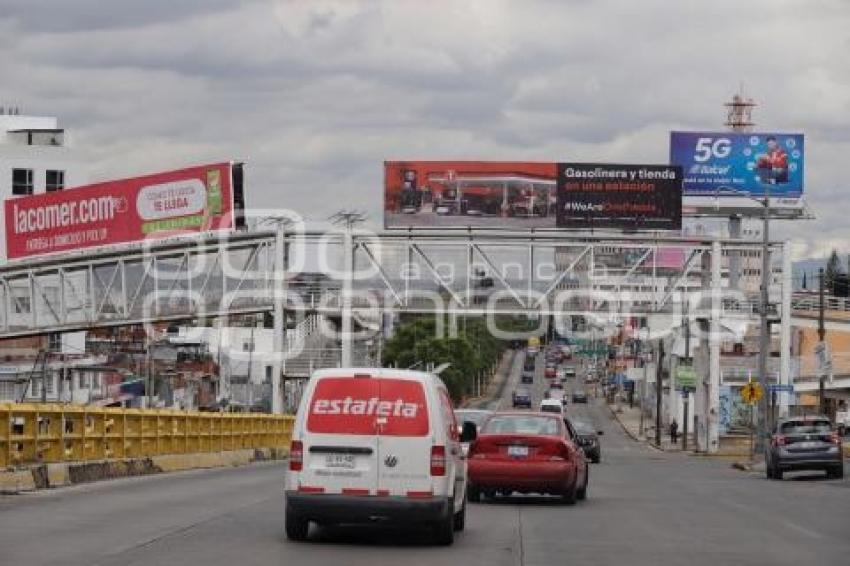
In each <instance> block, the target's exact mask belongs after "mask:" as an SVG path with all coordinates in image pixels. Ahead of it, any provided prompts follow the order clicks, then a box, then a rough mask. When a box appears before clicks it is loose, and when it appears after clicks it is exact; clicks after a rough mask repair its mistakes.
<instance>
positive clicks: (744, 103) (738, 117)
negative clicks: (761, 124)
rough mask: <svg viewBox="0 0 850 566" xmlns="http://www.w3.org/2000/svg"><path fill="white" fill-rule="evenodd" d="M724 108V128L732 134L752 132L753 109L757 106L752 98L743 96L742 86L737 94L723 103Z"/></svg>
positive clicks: (753, 123) (753, 124)
mask: <svg viewBox="0 0 850 566" xmlns="http://www.w3.org/2000/svg"><path fill="white" fill-rule="evenodd" d="M724 106H725V107H726V124H725V126H726V127H727V128H729V129H730V130H732V131H733V132H752V131H753V127H755V125H756V123H755V122H753V108H755V107H756V106H757V104H756V102H755V101H754V100H753V99H752V98H748V97H746V96H745V95H744V85H743V84H741V88H740V89H739V90H738V94H734V95H732V100H731V101H730V102H726V103H724Z"/></svg>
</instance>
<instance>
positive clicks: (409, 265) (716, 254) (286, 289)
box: [0, 229, 789, 338]
mask: <svg viewBox="0 0 850 566" xmlns="http://www.w3.org/2000/svg"><path fill="white" fill-rule="evenodd" d="M760 247H761V244H760V243H756V242H742V241H739V240H738V241H733V240H721V239H699V238H682V237H665V236H646V235H640V236H637V235H635V236H631V235H610V234H596V235H592V234H591V235H588V234H581V235H579V234H575V233H563V232H512V233H505V232H497V231H457V232H453V231H431V230H429V231H416V232H402V231H389V232H380V233H372V232H365V231H363V232H361V231H357V230H352V231H336V232H285V231H283V230H282V229H281V230H279V231H264V232H242V233H235V234H225V235H222V236H209V237H206V238H200V239H175V240H173V241H161V242H155V243H150V244H148V245H145V246H143V247H127V248H122V249H115V248H109V249H104V250H94V251H88V252H85V253H78V254H74V255H56V256H49V257H46V258H42V259H36V260H30V261H18V262H10V263H7V264H6V265H4V266H2V267H0V338H7V337H15V336H27V335H37V334H45V333H52V332H65V331H73V330H83V329H92V328H98V327H109V326H122V325H133V324H145V323H156V322H167V321H182V320H192V319H210V318H217V317H228V316H234V315H241V314H249V313H258V312H274V311H275V307H276V306H277V307H278V308H282V309H283V310H284V311H286V315H287V316H294V317H296V318H297V317H302V318H303V316H306V315H308V314H312V313H318V314H323V315H327V316H334V317H336V316H342V315H343V314H349V315H351V316H353V317H355V318H356V317H358V316H360V317H361V319H363V320H365V319H368V318H372V317H374V316H375V314H376V313H379V312H385V311H391V312H401V313H434V312H445V313H449V314H450V315H457V316H465V315H490V314H494V315H550V314H551V315H571V314H575V315H583V316H588V317H591V318H595V319H598V320H600V323H606V322H607V323H611V322H612V321H617V320H620V321H621V320H622V319H623V317H626V316H640V315H647V314H657V313H670V314H675V313H680V312H681V311H682V310H684V309H687V313H688V316H689V317H691V318H692V319H698V318H708V315H707V314H706V312H705V311H706V309H710V308H720V309H721V310H722V312H723V316H725V317H729V316H732V317H735V316H737V317H740V318H743V319H747V320H754V318H753V317H754V316H755V315H757V313H758V308H759V307H758V304H757V298H756V297H755V295H754V294H746V293H742V292H733V291H729V290H728V289H725V288H724V286H723V284H722V281H721V280H719V279H718V278H717V275H716V274H717V273H718V271H719V272H720V273H722V270H723V267H722V258H723V257H724V256H731V255H733V254H741V255H743V254H745V253H748V252H751V251H754V250H760ZM771 248H772V252H773V253H774V254H782V255H786V254H787V253H788V251H789V250H788V248H787V245H785V244H783V243H780V242H774V243H772V244H771ZM786 263H787V262H783V265H784V264H786ZM713 273H714V276H713V275H712V274H713ZM721 279H722V275H721ZM786 279H787V278H786ZM785 294H786V293H781V295H785ZM716 295H719V296H720V298H719V300H718V301H717V302H712V297H713V296H716ZM685 303H687V306H685ZM770 308H771V312H772V313H773V314H774V315H775V316H778V315H779V314H780V312H781V311H782V306H781V301H779V300H777V301H775V302H774V303H773V304H772V305H771V307H770Z"/></svg>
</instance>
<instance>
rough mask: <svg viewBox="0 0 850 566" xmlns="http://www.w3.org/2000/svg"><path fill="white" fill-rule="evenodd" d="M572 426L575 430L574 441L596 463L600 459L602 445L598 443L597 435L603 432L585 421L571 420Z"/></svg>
mask: <svg viewBox="0 0 850 566" xmlns="http://www.w3.org/2000/svg"><path fill="white" fill-rule="evenodd" d="M572 424H573V428H574V429H575V432H576V443H577V444H578V445H579V446H581V449H582V450H584V455H585V456H587V457H588V459H590V461H591V462H593V463H594V464H598V463H599V461H600V460H601V459H602V447H601V446H600V445H599V437H600V436H601V435H603V434H605V433H604V432H602V431H601V430H596V428H595V427H594V426H593V425H592V424H591V423H589V422H587V421H582V420H576V419H573V420H572Z"/></svg>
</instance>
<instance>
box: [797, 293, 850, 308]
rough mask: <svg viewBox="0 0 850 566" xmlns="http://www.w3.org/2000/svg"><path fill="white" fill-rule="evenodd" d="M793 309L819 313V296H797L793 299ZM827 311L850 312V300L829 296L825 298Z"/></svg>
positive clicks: (824, 304)
mask: <svg viewBox="0 0 850 566" xmlns="http://www.w3.org/2000/svg"><path fill="white" fill-rule="evenodd" d="M791 308H792V309H793V310H799V311H817V310H818V309H820V298H819V297H818V296H817V295H809V294H805V295H802V294H795V295H794V296H793V297H792V299H791ZM823 308H824V310H825V311H842V312H847V311H850V299H848V298H846V297H833V296H831V295H827V296H825V297H824V298H823Z"/></svg>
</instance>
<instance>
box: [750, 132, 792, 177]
mask: <svg viewBox="0 0 850 566" xmlns="http://www.w3.org/2000/svg"><path fill="white" fill-rule="evenodd" d="M766 141H767V151H766V152H765V153H762V154H760V155H759V156H758V157H757V158H756V167H757V168H758V171H759V176H760V177H761V178H762V180H763V181H764V182H766V183H771V184H774V185H775V184H778V183H787V182H788V154H787V153H785V150H784V149H782V146H780V145H779V143H777V141H776V137H775V136H768V137H767V140H766Z"/></svg>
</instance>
